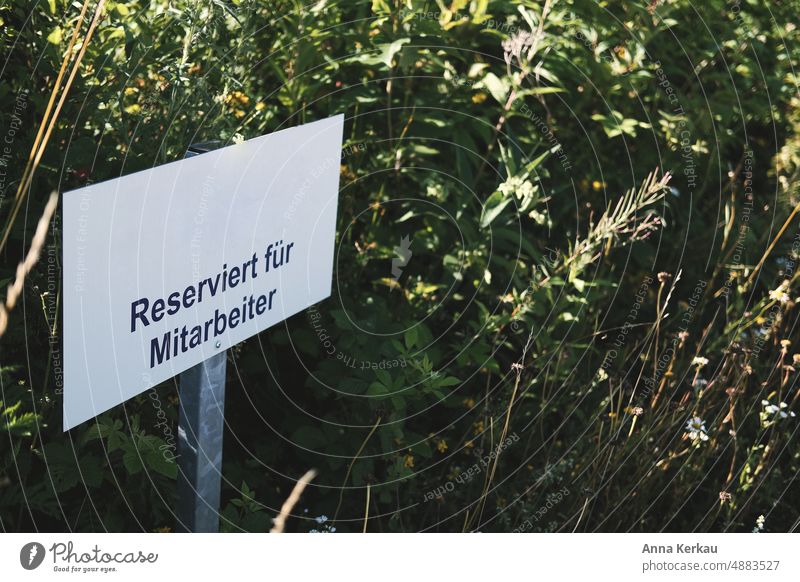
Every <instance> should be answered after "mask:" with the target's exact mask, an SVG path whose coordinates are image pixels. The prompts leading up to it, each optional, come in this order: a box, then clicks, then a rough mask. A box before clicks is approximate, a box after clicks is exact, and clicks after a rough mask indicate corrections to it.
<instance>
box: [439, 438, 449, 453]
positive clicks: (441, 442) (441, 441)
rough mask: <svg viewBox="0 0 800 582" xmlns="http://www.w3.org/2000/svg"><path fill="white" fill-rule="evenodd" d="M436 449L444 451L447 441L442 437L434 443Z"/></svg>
mask: <svg viewBox="0 0 800 582" xmlns="http://www.w3.org/2000/svg"><path fill="white" fill-rule="evenodd" d="M436 450H437V451H439V452H440V453H444V452H445V451H446V450H447V442H446V441H445V440H444V439H442V440H440V441H439V442H438V443H436Z"/></svg>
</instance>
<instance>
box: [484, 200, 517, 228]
mask: <svg viewBox="0 0 800 582" xmlns="http://www.w3.org/2000/svg"><path fill="white" fill-rule="evenodd" d="M509 202H511V198H510V197H506V196H505V195H504V194H503V193H502V192H494V193H493V194H492V195H491V196H489V198H488V199H487V200H486V203H485V204H484V205H483V212H482V213H481V228H486V227H487V226H489V225H490V224H492V222H493V221H494V219H495V218H497V217H498V216H499V215H500V213H501V212H503V209H504V208H505V207H506V206H508V203H509Z"/></svg>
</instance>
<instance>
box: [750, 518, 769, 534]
mask: <svg viewBox="0 0 800 582" xmlns="http://www.w3.org/2000/svg"><path fill="white" fill-rule="evenodd" d="M765 521H766V518H765V517H764V516H763V515H759V516H758V518H757V519H756V527H754V528H753V533H759V532H761V531H763V530H764V522H765Z"/></svg>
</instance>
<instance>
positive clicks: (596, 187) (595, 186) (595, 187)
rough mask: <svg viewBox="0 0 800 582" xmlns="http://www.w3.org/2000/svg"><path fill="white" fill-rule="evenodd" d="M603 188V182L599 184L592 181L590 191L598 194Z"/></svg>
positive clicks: (596, 181) (597, 181)
mask: <svg viewBox="0 0 800 582" xmlns="http://www.w3.org/2000/svg"><path fill="white" fill-rule="evenodd" d="M603 186H605V183H604V182H600V181H599V180H593V181H592V189H593V190H594V191H595V192H599V191H600V190H602V189H603Z"/></svg>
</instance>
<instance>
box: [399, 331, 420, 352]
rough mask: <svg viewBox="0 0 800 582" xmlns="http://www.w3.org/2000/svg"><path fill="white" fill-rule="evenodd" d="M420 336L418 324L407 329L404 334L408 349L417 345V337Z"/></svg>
mask: <svg viewBox="0 0 800 582" xmlns="http://www.w3.org/2000/svg"><path fill="white" fill-rule="evenodd" d="M418 338H419V330H418V329H417V326H416V325H412V326H411V327H409V328H408V329H407V330H406V333H405V334H404V336H403V340H404V341H405V342H406V349H409V350H410V349H411V348H413V347H414V346H415V345H417V339H418Z"/></svg>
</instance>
